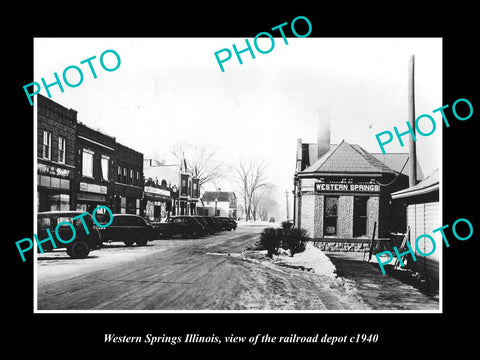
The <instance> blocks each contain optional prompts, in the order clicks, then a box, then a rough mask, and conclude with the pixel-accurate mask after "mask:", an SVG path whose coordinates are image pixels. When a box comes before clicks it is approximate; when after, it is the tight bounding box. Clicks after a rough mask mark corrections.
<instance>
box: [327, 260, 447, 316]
mask: <svg viewBox="0 0 480 360" xmlns="http://www.w3.org/2000/svg"><path fill="white" fill-rule="evenodd" d="M326 255H327V256H328V257H329V258H330V260H331V261H332V263H333V264H334V265H335V267H336V269H337V270H336V272H337V275H338V276H341V277H342V278H344V279H345V280H346V281H348V282H349V283H350V284H351V285H352V286H354V287H355V288H356V289H357V290H358V294H359V296H360V297H361V298H362V300H363V301H364V302H365V303H366V304H367V305H369V306H371V307H372V309H373V310H439V302H438V300H437V299H435V298H434V297H433V296H427V295H425V294H423V293H422V292H421V291H420V290H418V289H416V288H415V287H413V286H411V285H408V284H406V283H404V282H402V281H400V280H398V279H396V278H394V277H392V276H390V275H388V274H387V275H383V274H382V272H381V270H380V268H379V267H378V264H376V263H369V262H367V261H364V260H363V254H362V253H354V252H327V253H326Z"/></svg>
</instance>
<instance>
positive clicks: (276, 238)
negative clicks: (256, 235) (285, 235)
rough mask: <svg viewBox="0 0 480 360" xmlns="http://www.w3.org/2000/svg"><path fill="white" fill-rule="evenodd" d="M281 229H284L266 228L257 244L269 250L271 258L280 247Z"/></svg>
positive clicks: (268, 253)
mask: <svg viewBox="0 0 480 360" xmlns="http://www.w3.org/2000/svg"><path fill="white" fill-rule="evenodd" d="M281 231H282V229H274V228H265V229H263V230H262V232H261V233H260V240H259V241H258V244H257V246H258V247H259V248H260V249H262V250H267V256H268V257H270V258H271V257H273V255H274V254H276V253H277V251H278V249H279V247H280V244H281V238H280V233H281Z"/></svg>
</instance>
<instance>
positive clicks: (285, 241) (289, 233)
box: [280, 229, 308, 256]
mask: <svg viewBox="0 0 480 360" xmlns="http://www.w3.org/2000/svg"><path fill="white" fill-rule="evenodd" d="M281 240H282V243H281V245H280V246H281V247H282V248H283V249H286V250H290V256H293V255H294V254H296V253H300V252H303V251H305V246H306V244H307V240H308V234H307V231H306V230H305V229H283V231H282V236H281Z"/></svg>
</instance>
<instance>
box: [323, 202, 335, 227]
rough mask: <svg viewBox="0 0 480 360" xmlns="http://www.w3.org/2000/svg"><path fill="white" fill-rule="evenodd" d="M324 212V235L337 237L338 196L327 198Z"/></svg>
mask: <svg viewBox="0 0 480 360" xmlns="http://www.w3.org/2000/svg"><path fill="white" fill-rule="evenodd" d="M324 205H325V206H324V209H325V210H324V212H323V235H324V236H336V235H337V218H338V196H325V204H324Z"/></svg>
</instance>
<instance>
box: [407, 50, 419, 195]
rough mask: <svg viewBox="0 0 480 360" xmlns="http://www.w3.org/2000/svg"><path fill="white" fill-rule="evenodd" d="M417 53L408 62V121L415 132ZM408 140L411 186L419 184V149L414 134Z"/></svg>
mask: <svg viewBox="0 0 480 360" xmlns="http://www.w3.org/2000/svg"><path fill="white" fill-rule="evenodd" d="M414 76H415V55H411V56H410V61H409V62H408V122H409V123H410V126H411V128H412V130H413V133H414V134H415V77H414ZM408 139H409V142H408V152H409V173H408V174H409V186H415V185H416V184H417V150H416V144H415V141H413V136H410V137H409V138H408Z"/></svg>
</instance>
